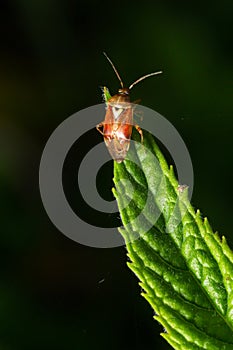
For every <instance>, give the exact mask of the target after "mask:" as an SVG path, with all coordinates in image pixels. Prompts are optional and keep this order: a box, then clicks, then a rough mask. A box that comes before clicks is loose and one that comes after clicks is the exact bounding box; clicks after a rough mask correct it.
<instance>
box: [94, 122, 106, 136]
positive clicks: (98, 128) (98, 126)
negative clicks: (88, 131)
mask: <svg viewBox="0 0 233 350" xmlns="http://www.w3.org/2000/svg"><path fill="white" fill-rule="evenodd" d="M102 126H103V123H99V124H97V125H96V129H97V130H98V131H99V132H100V133H101V135H103V136H104V133H103V131H102V130H100V128H102Z"/></svg>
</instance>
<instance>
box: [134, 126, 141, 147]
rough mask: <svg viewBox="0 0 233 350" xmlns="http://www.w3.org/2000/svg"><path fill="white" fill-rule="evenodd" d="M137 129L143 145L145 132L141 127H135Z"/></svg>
mask: <svg viewBox="0 0 233 350" xmlns="http://www.w3.org/2000/svg"><path fill="white" fill-rule="evenodd" d="M134 127H135V129H136V130H137V132H138V133H139V134H140V136H141V143H143V132H142V129H141V128H140V126H139V125H137V124H136V125H134Z"/></svg>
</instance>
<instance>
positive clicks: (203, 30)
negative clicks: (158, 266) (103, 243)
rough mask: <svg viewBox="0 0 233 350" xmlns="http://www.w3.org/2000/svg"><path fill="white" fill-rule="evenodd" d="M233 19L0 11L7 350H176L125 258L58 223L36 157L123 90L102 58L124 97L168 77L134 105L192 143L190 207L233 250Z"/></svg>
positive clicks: (128, 5)
mask: <svg viewBox="0 0 233 350" xmlns="http://www.w3.org/2000/svg"><path fill="white" fill-rule="evenodd" d="M232 10H233V3H232V1H230V0H222V1H210V0H208V1H205V2H198V1H195V2H194V1H189V2H187V1H172V0H170V1H168V0H167V1H147V2H145V1H134V2H129V1H128V2H117V1H114V2H111V1H109V0H108V1H105V0H104V1H101V2H100V1H92V2H90V1H89V2H86V1H74V0H67V1H65V0H57V1H55V0H40V1H37V0H35V1H31V0H16V1H8V2H7V1H1V5H0V45H1V55H0V118H1V124H0V125H1V128H0V144H1V152H0V154H1V160H0V187H1V202H0V203H1V204H0V205H1V236H0V249H1V254H0V259H1V264H0V268H1V275H0V276H1V278H0V347H1V349H3V350H5V349H6V350H15V349H16V350H21V349H24V350H29V349H30V350H31V349H34V350H37V349H51V350H52V349H56V350H60V349H61V350H63V349H64V350H71V349H72V350H73V349H83V350H87V349H88V350H89V349H93V348H94V349H101V350H105V349H123V350H124V349H139V348H143V349H151V348H152V347H153V349H164V350H165V349H170V347H169V346H168V345H167V343H166V342H165V341H164V340H163V339H162V338H161V337H160V336H159V333H160V332H161V331H163V328H162V327H161V326H160V325H158V324H157V323H156V322H155V321H153V311H152V310H151V308H150V306H149V305H148V304H147V302H146V301H145V300H144V299H142V298H141V297H140V287H139V286H138V285H137V279H136V278H135V276H134V275H133V274H132V273H131V272H130V271H129V270H128V268H127V267H126V261H127V258H126V251H125V248H124V247H120V248H114V249H95V248H90V247H86V246H81V245H79V244H78V243H75V242H73V241H71V240H69V239H68V238H67V237H66V236H64V235H63V234H62V233H60V232H59V231H58V230H57V229H56V228H55V227H54V226H53V224H52V223H51V222H50V220H49V218H48V217H47V215H46V213H45V210H44V208H43V205H42V203H41V200H40V195H39V187H38V168H39V162H40V156H41V153H42V151H43V148H44V146H45V143H46V141H47V139H48V137H49V136H50V134H51V133H52V132H53V130H54V129H55V128H56V127H57V126H58V125H59V124H60V123H61V122H62V121H63V120H64V119H66V118H67V117H68V116H70V115H71V114H73V113H75V112H76V111H78V110H81V109H83V108H86V107H88V106H90V105H93V104H97V103H100V102H101V99H102V97H101V91H100V89H99V86H101V85H107V86H108V87H109V88H110V90H111V91H112V92H115V91H116V89H117V88H118V86H119V84H118V81H117V79H116V77H115V76H114V73H113V71H112V69H111V67H110V66H109V63H108V62H107V61H106V59H105V57H104V56H103V55H102V51H103V50H105V51H106V52H107V53H108V54H109V56H110V57H111V58H112V59H113V61H114V63H115V64H116V66H117V67H118V69H119V71H120V73H121V75H122V77H123V80H124V81H125V82H126V84H128V83H131V82H132V81H134V80H135V79H136V78H138V77H139V76H141V75H143V74H146V73H149V72H151V71H154V70H160V69H162V70H163V72H164V74H163V75H162V76H160V77H156V78H151V79H148V80H146V81H144V82H143V84H140V85H138V86H137V87H135V88H134V90H133V92H132V99H133V100H135V99H137V98H141V99H142V103H143V104H144V105H146V106H148V107H150V108H153V109H155V110H156V111H158V112H159V113H161V114H162V115H163V116H165V117H166V118H167V119H168V120H169V121H170V122H172V123H173V125H174V126H175V127H176V128H177V130H178V131H179V133H180V134H181V135H182V137H183V139H184V141H185V142H186V145H187V147H188V149H189V151H190V154H191V158H192V161H193V167H194V174H195V187H194V195H193V199H192V202H193V204H194V205H195V206H196V207H199V208H200V209H201V211H202V212H203V213H204V214H203V215H207V216H208V218H209V220H210V222H211V224H212V226H213V227H214V229H216V230H218V231H219V232H220V233H221V234H224V235H226V237H227V238H228V241H229V242H230V244H231V246H233V233H232V228H231V217H232V205H231V202H232V194H233V192H232V185H231V183H230V181H231V179H232V169H233V165H232V159H233V157H232V146H233V142H232V133H233V118H232V110H233V105H232V96H233V94H232V92H233V91H232V90H233V89H232V70H231V69H230V68H232V66H231V63H232V45H231V43H230V39H231V35H232V29H233V28H232ZM101 119H102V116H100V121H101ZM95 135H97V133H96V134H95ZM93 137H96V140H97V141H98V140H99V137H100V135H97V136H93ZM86 142H87V143H88V142H89V140H88V138H87V139H86ZM111 176H112V175H110V177H111ZM106 184H107V185H106V187H107V191H108V192H109V193H110V189H111V181H110V180H109V174H107V173H106ZM96 230H97V233H98V228H97V229H96ZM103 279H104V281H102V280H103Z"/></svg>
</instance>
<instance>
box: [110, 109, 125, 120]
mask: <svg viewBox="0 0 233 350" xmlns="http://www.w3.org/2000/svg"><path fill="white" fill-rule="evenodd" d="M123 110H124V108H121V107H118V106H114V107H112V112H113V116H114V119H115V120H116V119H118V118H119V116H120V115H121V113H122V112H123Z"/></svg>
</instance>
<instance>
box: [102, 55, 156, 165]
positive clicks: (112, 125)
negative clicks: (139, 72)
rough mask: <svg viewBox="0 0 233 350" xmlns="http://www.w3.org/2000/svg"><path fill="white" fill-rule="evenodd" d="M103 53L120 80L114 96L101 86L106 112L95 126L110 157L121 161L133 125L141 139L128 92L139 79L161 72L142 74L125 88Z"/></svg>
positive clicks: (128, 142)
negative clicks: (119, 86)
mask: <svg viewBox="0 0 233 350" xmlns="http://www.w3.org/2000/svg"><path fill="white" fill-rule="evenodd" d="M104 55H105V56H106V58H107V60H108V61H109V62H110V64H111V66H112V68H113V69H114V71H115V73H116V76H117V78H118V79H119V81H120V84H121V88H120V89H119V90H118V93H117V94H116V95H114V96H111V95H110V93H109V90H108V88H106V87H104V88H103V95H104V99H105V102H106V105H107V107H106V114H105V119H104V121H103V122H101V123H100V124H98V125H97V126H96V128H97V130H98V131H99V132H100V133H101V134H102V135H103V137H104V141H105V144H106V146H107V148H108V150H109V153H110V154H111V156H112V158H113V159H114V160H115V161H116V162H117V163H121V162H122V161H123V160H124V159H125V157H126V154H127V152H128V150H129V146H130V139H131V135H132V129H133V126H134V127H135V128H136V130H137V131H138V132H139V134H140V135H141V141H143V134H142V130H141V128H140V127H139V126H138V125H136V124H134V121H133V110H134V108H133V105H132V103H131V102H130V96H129V92H130V90H131V89H132V87H133V86H134V85H136V84H137V83H139V82H140V81H141V80H143V79H145V78H148V77H150V76H152V75H156V74H160V73H162V72H161V71H159V72H154V73H150V74H147V75H144V76H143V77H141V78H139V79H137V80H136V81H135V82H134V83H133V84H131V85H130V87H129V88H126V87H124V84H123V82H122V80H121V77H120V75H119V73H118V71H117V70H116V68H115V66H114V64H113V63H112V61H111V60H110V58H109V57H108V56H107V55H106V53H105V52H104ZM101 128H102V130H101Z"/></svg>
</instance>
